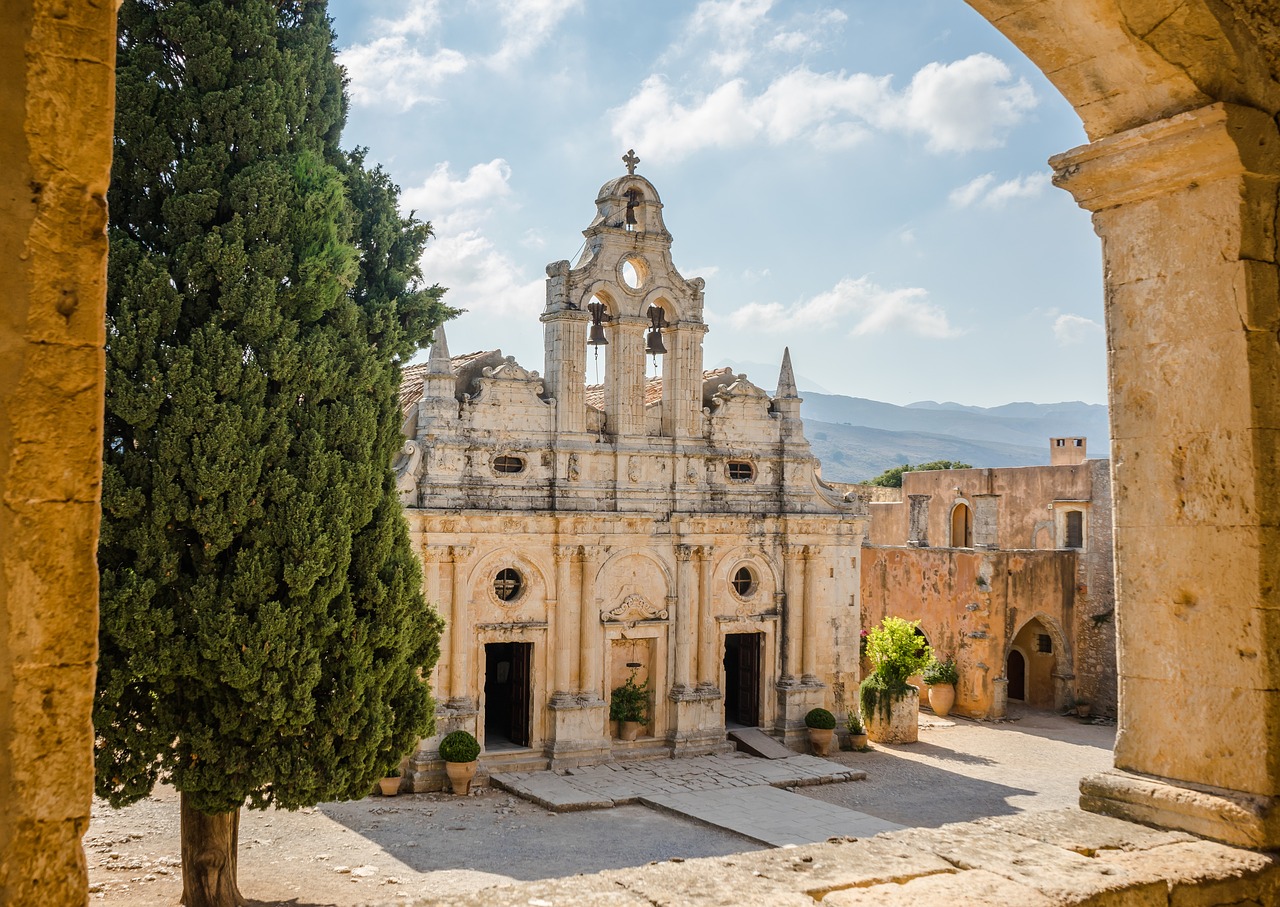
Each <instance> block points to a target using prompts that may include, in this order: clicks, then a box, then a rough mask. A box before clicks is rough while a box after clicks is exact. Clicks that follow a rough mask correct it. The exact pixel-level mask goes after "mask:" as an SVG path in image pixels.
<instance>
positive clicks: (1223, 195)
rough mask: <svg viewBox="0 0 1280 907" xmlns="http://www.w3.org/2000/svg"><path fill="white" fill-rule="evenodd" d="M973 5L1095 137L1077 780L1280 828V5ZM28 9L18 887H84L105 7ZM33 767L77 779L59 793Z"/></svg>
mask: <svg viewBox="0 0 1280 907" xmlns="http://www.w3.org/2000/svg"><path fill="white" fill-rule="evenodd" d="M968 2H969V4H970V6H972V7H973V8H974V9H975V10H977V11H978V12H979V13H980V14H982V15H983V16H984V17H985V18H987V19H988V20H990V21H991V22H992V23H993V24H994V25H995V26H996V27H997V28H998V29H1000V31H1002V32H1003V33H1004V34H1005V35H1006V36H1007V37H1009V39H1010V40H1011V41H1013V43H1014V44H1016V45H1017V46H1018V47H1019V48H1020V49H1021V50H1022V51H1023V52H1024V53H1026V54H1027V55H1028V57H1030V58H1031V60H1032V61H1033V62H1034V63H1035V64H1036V65H1037V66H1039V67H1040V68H1041V69H1042V70H1043V71H1044V72H1045V74H1046V75H1047V76H1048V77H1049V79H1050V80H1051V81H1052V82H1053V83H1054V84H1055V85H1056V86H1057V87H1058V89H1059V90H1060V91H1061V92H1062V93H1063V95H1064V96H1065V97H1066V98H1067V99H1068V101H1070V102H1071V103H1072V105H1073V106H1074V107H1075V109H1076V111H1077V112H1078V113H1079V115H1080V117H1081V120H1082V121H1083V123H1084V125H1085V130H1086V132H1087V134H1088V136H1089V138H1090V140H1091V141H1092V144H1091V145H1089V146H1086V147H1084V148H1082V149H1077V150H1076V151H1073V152H1070V153H1068V154H1065V155H1062V156H1060V157H1058V158H1055V159H1054V162H1053V163H1054V166H1055V170H1056V171H1057V178H1056V179H1057V182H1058V184H1059V185H1060V186H1062V187H1064V188H1066V189H1068V190H1069V191H1071V192H1072V193H1073V195H1075V197H1076V198H1077V200H1079V201H1080V203H1081V204H1083V205H1084V206H1085V207H1087V208H1088V209H1089V210H1091V211H1093V212H1094V224H1095V228H1096V230H1097V232H1098V233H1099V234H1100V235H1101V237H1102V239H1103V253H1104V257H1105V260H1106V267H1105V273H1106V275H1107V277H1106V280H1107V286H1106V288H1105V289H1106V293H1107V325H1108V327H1107V338H1108V349H1109V351H1110V353H1109V358H1110V376H1109V381H1110V404H1111V408H1112V413H1113V418H1114V420H1115V423H1114V438H1115V440H1114V445H1113V458H1112V462H1113V464H1115V466H1114V469H1115V476H1114V479H1115V481H1114V487H1115V490H1116V491H1115V497H1116V502H1115V514H1116V517H1115V519H1116V557H1117V573H1118V576H1119V578H1120V580H1121V588H1120V596H1119V601H1118V602H1117V608H1118V611H1119V615H1120V617H1121V620H1120V621H1119V623H1120V637H1119V646H1118V660H1119V665H1120V675H1121V679H1120V682H1121V687H1122V690H1123V693H1122V702H1123V705H1122V708H1121V714H1120V716H1119V722H1120V728H1121V734H1120V742H1119V744H1118V745H1117V749H1116V766H1117V771H1116V772H1114V773H1110V774H1108V775H1107V776H1104V777H1101V778H1095V779H1088V780H1086V782H1085V783H1084V785H1083V790H1084V797H1083V798H1082V802H1083V803H1084V804H1085V805H1086V806H1088V807H1090V808H1093V809H1098V810H1102V811H1108V812H1112V813H1115V814H1118V815H1122V816H1130V817H1140V818H1142V819H1143V820H1144V821H1146V822H1149V823H1153V824H1159V825H1164V826H1167V827H1176V828H1186V829H1189V830H1192V831H1196V832H1198V833H1201V834H1206V835H1209V836H1211V837H1217V838H1220V839H1223V840H1227V841H1231V842H1235V843H1242V844H1246V845H1249V846H1253V847H1276V846H1280V809H1277V799H1278V797H1280V663H1277V661H1276V659H1274V658H1268V657H1266V656H1267V654H1268V653H1272V652H1275V651H1277V650H1280V620H1277V619H1276V617H1275V614H1276V611H1277V595H1278V594H1280V593H1277V591H1276V590H1277V589H1280V575H1278V574H1280V566H1278V565H1280V556H1278V552H1280V530H1277V528H1276V527H1277V526H1280V470H1277V469H1275V466H1274V464H1275V462H1276V459H1277V453H1276V450H1277V442H1276V440H1275V439H1276V436H1277V432H1280V388H1278V387H1277V384H1278V382H1277V380H1276V378H1275V376H1276V374H1277V373H1280V349H1277V343H1276V331H1277V326H1278V324H1280V312H1278V311H1277V308H1278V307H1277V293H1278V291H1277V285H1280V278H1278V276H1277V266H1276V262H1277V259H1278V258H1280V255H1278V254H1277V247H1276V236H1275V231H1274V230H1273V229H1272V228H1271V226H1270V225H1273V224H1274V222H1275V213H1274V212H1275V207H1274V205H1275V198H1276V186H1277V183H1280V150H1278V146H1280V139H1278V137H1277V130H1276V125H1275V120H1274V117H1275V114H1276V112H1277V110H1280V100H1278V97H1280V83H1278V82H1277V77H1278V76H1280V11H1277V9H1276V7H1275V5H1274V4H1268V3H1262V2H1258V0H1178V2H1175V0H968ZM11 7H12V8H11V9H10V10H9V12H10V19H9V21H8V23H7V27H6V28H5V29H3V30H0V50H3V51H4V52H3V53H0V74H2V75H3V77H4V79H5V84H6V85H9V86H11V90H9V91H7V92H5V93H4V94H3V96H2V97H0V148H3V149H4V151H5V153H6V160H7V161H8V162H9V163H10V166H9V167H6V168H4V171H3V173H0V184H2V185H0V188H3V189H4V191H3V192H2V193H0V196H2V197H4V198H7V199H12V200H13V202H12V204H11V205H8V206H7V207H5V208H4V209H3V210H2V211H0V237H2V238H3V242H0V249H3V254H4V255H5V256H6V260H5V261H4V265H5V266H4V267H3V268H0V330H3V331H4V333H5V337H4V338H3V340H4V341H5V342H4V343H0V372H2V373H3V374H5V375H7V376H8V378H7V379H6V380H5V381H3V382H0V501H3V502H5V506H3V507H0V534H2V535H3V536H4V537H5V538H14V539H20V540H21V544H18V545H13V546H6V547H5V549H4V550H3V551H0V612H2V613H0V626H7V627H11V628H16V629H15V632H10V633H7V634H5V635H4V637H3V638H0V670H3V671H4V672H5V678H4V683H0V690H3V691H4V692H3V694H2V695H0V729H3V734H4V739H3V741H0V779H3V780H4V790H3V793H4V796H3V797H0V853H4V854H6V855H7V856H8V857H9V859H8V861H7V862H5V863H4V864H3V867H2V868H0V896H3V898H0V899H7V900H9V901H10V902H11V903H23V902H26V903H53V902H59V903H76V902H79V901H82V900H84V898H85V892H86V885H87V882H86V879H85V875H84V858H83V854H82V852H81V850H80V845H79V838H80V835H81V834H82V833H83V829H84V826H85V823H86V822H87V819H88V815H89V803H90V785H89V777H90V771H89V769H90V765H91V762H90V751H91V745H92V728H91V726H90V724H89V715H90V707H91V692H92V686H93V652H94V640H95V635H96V625H95V623H96V622H95V620H94V619H93V615H94V614H95V613H96V606H97V588H96V579H95V577H96V573H95V570H94V560H93V559H94V552H95V550H96V523H97V516H96V514H97V502H98V481H99V467H98V465H97V464H98V461H99V448H100V434H99V431H100V423H101V412H102V410H101V401H102V380H103V379H102V365H101V363H102V359H101V348H102V342H103V336H102V319H103V312H104V309H105V286H104V275H105V262H106V243H105V240H104V236H103V232H102V226H103V223H104V220H105V217H104V210H103V198H104V195H105V188H106V182H107V179H108V176H109V172H110V159H111V123H112V116H113V113H114V107H113V103H112V92H113V85H114V73H113V71H112V66H113V62H114V47H115V6H114V4H88V3H86V4H70V5H68V4H65V3H61V2H54V0H26V2H22V0H17V2H15V3H14V4H12V5H11ZM32 186H39V187H41V191H39V192H32V191H30V189H31V187H32ZM10 341H13V342H10ZM51 376H56V377H51ZM1205 399H1212V400H1213V401H1214V405H1213V406H1202V405H1201V401H1203V400H1205ZM28 631H29V632H28ZM15 665H18V666H20V667H21V670H20V671H19V670H16V669H15V667H14V666H15ZM50 691H52V692H50ZM1169 693H1174V694H1176V695H1177V696H1178V698H1179V702H1180V712H1179V716H1180V719H1181V721H1183V722H1188V721H1189V722H1191V723H1199V724H1201V725H1205V726H1209V725H1212V726H1213V727H1214V728H1215V738H1214V739H1215V743H1214V747H1213V748H1212V749H1209V748H1204V749H1199V750H1197V749H1193V748H1191V747H1188V746H1186V745H1185V743H1186V740H1185V733H1184V732H1183V731H1182V725H1181V724H1177V725H1175V724H1174V723H1173V722H1172V721H1169V720H1168V719H1165V718H1164V717H1163V716H1164V712H1163V711H1162V709H1161V708H1159V707H1158V706H1157V701H1158V700H1161V699H1163V697H1165V696H1166V695H1167V694H1169ZM50 696H52V698H53V702H54V703H55V705H54V707H53V708H49V709H41V708H40V703H42V702H43V701H45V700H46V699H48V698H49V697H50ZM1226 702H1232V703H1234V707H1233V708H1232V709H1231V710H1230V712H1229V714H1228V712H1227V711H1226V710H1224V709H1223V704H1224V703H1226ZM48 741H53V742H48ZM37 773H39V774H40V775H42V776H44V777H50V776H52V777H58V778H63V779H64V781H65V783H62V784H60V785H59V786H58V787H57V788H56V791H55V792H54V793H48V792H47V790H46V789H44V788H37V786H36V785H35V783H34V781H33V780H32V779H34V777H35V776H36V774H37ZM37 890H38V892H39V896H38V898H37V897H36V895H35V892H36V891H37Z"/></svg>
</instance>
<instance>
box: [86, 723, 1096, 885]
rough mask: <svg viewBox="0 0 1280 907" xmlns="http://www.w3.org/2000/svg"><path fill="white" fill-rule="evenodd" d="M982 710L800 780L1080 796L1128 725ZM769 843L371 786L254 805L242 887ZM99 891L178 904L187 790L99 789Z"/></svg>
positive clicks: (492, 877)
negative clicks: (846, 778) (114, 794)
mask: <svg viewBox="0 0 1280 907" xmlns="http://www.w3.org/2000/svg"><path fill="white" fill-rule="evenodd" d="M1017 717H1018V719H1019V720H1016V721H1011V722H1007V723H1001V724H979V723H976V722H970V721H965V720H963V719H962V720H959V721H956V722H955V723H954V724H951V723H950V722H945V723H944V722H934V721H931V720H929V719H926V720H925V723H926V725H933V726H926V727H922V728H921V731H920V742H919V743H917V744H914V745H910V746H892V747H890V746H883V747H881V746H875V747H874V748H873V749H872V751H870V752H867V753H839V754H837V755H836V756H835V757H834V758H835V759H836V760H837V761H839V762H841V763H844V764H846V765H849V766H851V767H854V768H858V769H862V770H865V771H866V772H867V775H868V778H867V780H866V781H860V782H852V783H848V784H835V785H830V786H826V787H809V788H798V789H797V793H801V794H804V795H805V796H808V797H813V798H815V799H819V800H825V801H827V802H829V803H836V804H839V805H841V806H847V807H849V808H851V809H856V810H859V811H860V812H864V813H869V814H871V815H873V816H878V817H880V818H882V819H887V820H889V821H891V822H897V823H899V824H902V825H915V826H935V825H941V824H943V823H945V822H958V821H966V820H969V819H975V818H978V817H980V816H992V815H1004V814H1008V813H1014V812H1021V811H1024V810H1028V809H1053V808H1058V807H1062V806H1070V805H1073V804H1075V803H1076V800H1077V797H1078V792H1077V784H1078V782H1079V779H1080V777H1081V776H1082V775H1085V774H1089V773H1091V772H1095V771H1101V770H1102V769H1105V768H1108V767H1110V765H1111V747H1112V745H1113V743H1114V738H1115V728H1114V727H1109V726H1097V725H1087V724H1082V723H1081V722H1079V721H1077V720H1076V719H1072V718H1062V717H1059V716H1056V715H1048V714H1045V713H1037V712H1024V713H1021V714H1020V715H1018V716H1017ZM758 846H759V845H757V844H755V843H754V842H752V841H749V840H747V839H745V838H742V837H740V836H738V835H735V834H732V833H730V832H726V831H723V830H720V829H715V828H708V827H705V826H702V825H698V824H695V823H693V822H689V821H685V820H683V819H680V818H678V817H674V816H670V815H666V814H660V813H656V812H653V811H651V810H649V809H646V808H645V807H643V806H624V807H618V808H615V809H611V810H601V811H595V812H580V813H563V814H560V815H556V814H555V813H551V812H548V811H547V810H544V809H542V808H541V807H538V806H534V805H533V804H530V803H527V802H525V801H523V800H518V799H516V798H514V797H512V796H511V795H509V794H507V793H505V792H502V791H497V790H483V791H479V792H478V793H476V794H473V795H472V796H471V797H465V798H463V797H452V796H448V795H445V794H415V795H403V794H402V795H400V796H398V797H395V798H384V797H368V798H366V799H364V800H358V801H353V802H349V803H330V804H323V805H321V806H318V807H316V808H314V809H305V810H299V811H297V812H294V813H288V812H277V811H268V812H253V811H249V810H245V811H244V812H243V813H242V814H241V826H240V858H239V863H240V866H239V868H240V872H239V876H240V889H241V891H242V892H244V894H245V896H246V897H248V898H249V899H250V903H251V904H253V905H255V907H268V905H288V907H321V905H326V907H328V905H332V907H357V905H362V904H367V903H377V904H387V903H395V902H396V901H397V900H401V899H403V900H408V899H411V898H414V897H419V896H426V895H440V894H445V893H450V892H464V891H473V890H476V889H479V888H484V887H488V886H490V885H494V884H499V883H501V882H504V881H507V880H510V879H519V880H529V879H539V878H551V877H556V876H566V875H573V874H575V873H583V872H593V871H597V870H602V869H613V868H620V867H625V866H638V865H642V864H644V863H647V862H650V861H652V860H663V859H667V858H670V857H677V856H678V857H703V856H718V855H723V854H729V853H737V852H741V851H746V850H754V849H758ZM85 851H86V855H87V857H88V863H89V882H90V888H91V891H92V893H91V895H90V898H91V903H106V904H117V905H122V907H123V905H127V907H161V905H164V907H173V905H175V904H177V903H178V898H179V897H180V895H181V892H182V883H181V879H180V877H179V875H180V860H179V856H178V797H177V794H176V793H175V792H174V791H173V790H172V789H170V788H160V789H157V791H156V794H155V796H153V797H150V798H148V799H146V800H144V801H142V802H141V803H138V804H136V805H134V806H131V807H128V808H126V809H122V810H113V809H111V808H110V807H108V806H107V805H106V804H105V803H102V802H95V804H94V812H93V820H92V822H91V823H90V826H89V832H88V834H86V835H85Z"/></svg>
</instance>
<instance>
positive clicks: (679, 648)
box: [672, 545, 698, 691]
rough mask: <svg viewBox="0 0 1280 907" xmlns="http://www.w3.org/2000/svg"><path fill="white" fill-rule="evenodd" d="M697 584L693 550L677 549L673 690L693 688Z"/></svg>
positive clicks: (684, 547) (686, 546) (678, 547)
mask: <svg viewBox="0 0 1280 907" xmlns="http://www.w3.org/2000/svg"><path fill="white" fill-rule="evenodd" d="M697 588H698V587H697V584H696V582H695V578H694V572H693V547H692V546H690V545H676V601H675V610H674V611H673V612H672V614H673V616H674V622H673V623H674V626H673V627H672V630H673V631H674V632H675V634H676V665H675V677H674V678H673V680H674V683H673V684H672V689H673V690H674V691H683V690H686V689H689V688H691V687H693V685H694V677H693V649H694V640H695V639H696V636H695V634H694V630H695V628H696V626H697V623H696V621H697V618H696V612H695V610H694V609H695V606H696V604H697V601H698V599H697Z"/></svg>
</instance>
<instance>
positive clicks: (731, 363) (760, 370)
mask: <svg viewBox="0 0 1280 907" xmlns="http://www.w3.org/2000/svg"><path fill="white" fill-rule="evenodd" d="M708 368H731V369H733V373H734V374H735V375H741V374H746V376H747V377H748V378H750V379H751V383H752V384H754V385H755V386H756V387H759V388H762V389H764V390H767V391H768V392H769V393H771V394H772V393H773V392H774V391H775V390H777V389H778V373H779V372H780V371H782V357H781V356H779V357H778V361H777V362H775V363H773V364H772V365H770V364H769V363H767V362H738V361H735V360H733V359H721V360H720V361H719V362H717V363H716V364H715V365H712V366H708ZM796 387H797V388H799V390H800V393H801V394H805V393H808V392H813V393H815V394H830V393H831V391H829V390H827V389H826V388H825V387H823V386H822V385H821V384H819V383H818V382H817V381H814V380H812V379H810V378H806V377H805V376H804V375H801V374H797V375H796Z"/></svg>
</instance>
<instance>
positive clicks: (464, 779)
mask: <svg viewBox="0 0 1280 907" xmlns="http://www.w3.org/2000/svg"><path fill="white" fill-rule="evenodd" d="M440 758H441V759H443V760H444V770H445V773H446V774H447V775H448V776H449V783H450V784H451V785H453V792H454V793H455V794H458V795H459V796H466V795H467V794H468V793H470V792H471V781H472V780H473V779H474V778H475V776H476V766H477V760H478V759H479V758H480V744H479V742H477V741H476V738H475V737H472V736H471V735H470V734H469V733H467V732H466V731H453V732H451V733H449V734H446V735H445V738H444V739H443V740H441V741H440Z"/></svg>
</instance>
